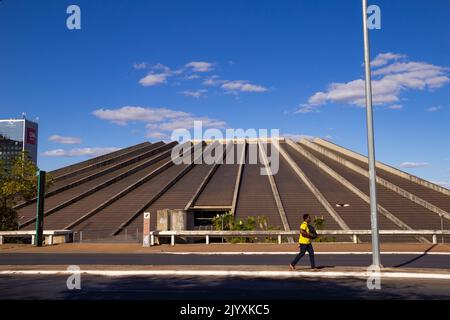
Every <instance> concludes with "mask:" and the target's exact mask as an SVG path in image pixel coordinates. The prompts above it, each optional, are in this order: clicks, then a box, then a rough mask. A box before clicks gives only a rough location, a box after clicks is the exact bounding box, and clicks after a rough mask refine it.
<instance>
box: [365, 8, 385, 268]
mask: <svg viewBox="0 0 450 320" xmlns="http://www.w3.org/2000/svg"><path fill="white" fill-rule="evenodd" d="M362 6H363V10H362V11H363V29H364V66H365V69H366V119H367V146H368V151H369V187H370V222H371V228H372V265H374V266H377V267H381V261H380V240H379V236H378V219H377V190H376V171H375V146H374V134H373V115H372V111H373V110H372V82H371V81H372V80H371V76H370V49H369V30H368V28H367V0H362Z"/></svg>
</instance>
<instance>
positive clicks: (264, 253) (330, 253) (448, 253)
mask: <svg viewBox="0 0 450 320" xmlns="http://www.w3.org/2000/svg"><path fill="white" fill-rule="evenodd" d="M297 253H298V251H266V252H264V251H254V252H248V251H247V252H246V251H236V252H232V251H227V252H224V251H218V252H196V251H192V252H170V251H167V252H149V254H173V255H291V254H297ZM314 254H316V255H371V254H372V252H366V251H356V252H354V251H337V252H333V251H322V252H320V251H319V252H318V251H316V252H314ZM381 254H386V255H431V256H432V255H443V256H448V255H450V252H424V251H412V252H396V251H386V252H381Z"/></svg>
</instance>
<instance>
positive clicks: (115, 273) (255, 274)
mask: <svg viewBox="0 0 450 320" xmlns="http://www.w3.org/2000/svg"><path fill="white" fill-rule="evenodd" d="M79 273H80V274H88V275H97V276H106V277H127V276H202V277H205V276H208V277H252V278H301V277H319V278H368V277H373V273H371V272H365V271H359V272H358V271H357V272H355V271H231V270H82V271H80V272H79ZM72 274H74V272H72V271H67V270H4V271H0V275H72ZM379 275H380V277H381V278H390V279H424V280H450V273H447V274H445V273H412V272H380V273H379Z"/></svg>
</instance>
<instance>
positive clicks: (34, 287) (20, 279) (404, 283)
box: [0, 275, 450, 312]
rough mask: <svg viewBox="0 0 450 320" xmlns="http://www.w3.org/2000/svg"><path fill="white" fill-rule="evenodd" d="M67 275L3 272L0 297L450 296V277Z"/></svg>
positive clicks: (354, 297) (269, 297)
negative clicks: (76, 283) (371, 283)
mask: <svg viewBox="0 0 450 320" xmlns="http://www.w3.org/2000/svg"><path fill="white" fill-rule="evenodd" d="M67 279H68V277H67V276H63V275H51V276H48V275H45V276H44V275H32V276H30V275H14V276H9V275H8V276H4V275H2V276H0V300H1V299H21V300H23V299H26V300H28V299H33V300H35V299H37V300H40V299H57V300H59V299H61V300H105V299H107V300H116V299H117V300H119V299H120V300H127V299H133V300H140V299H152V300H186V299H189V300H239V299H245V300H249V299H253V300H255V299H256V300H261V299H274V300H296V299H340V300H341V299H386V300H395V299H450V290H449V287H450V281H429V280H428V281H423V280H411V279H404V280H394V279H383V280H382V282H381V289H380V290H368V289H367V286H366V280H365V279H352V278H342V279H327V278H320V279H315V278H305V279H256V278H255V279H253V278H239V277H227V278H219V277H213V278H210V277H142V276H135V277H102V276H93V275H82V276H81V281H80V282H81V289H80V290H76V289H74V290H69V289H68V288H67V285H66V281H67ZM166 311H170V312H172V311H173V310H171V309H167V310H166Z"/></svg>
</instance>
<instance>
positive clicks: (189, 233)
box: [149, 230, 450, 246]
mask: <svg viewBox="0 0 450 320" xmlns="http://www.w3.org/2000/svg"><path fill="white" fill-rule="evenodd" d="M299 234H300V232H299V231H280V230H273V231H213V230H198V231H197V230H184V231H151V232H150V233H149V237H150V239H149V240H150V241H149V245H151V246H153V245H155V239H156V238H157V237H170V244H171V245H172V246H174V245H175V237H186V238H189V237H191V238H203V237H204V238H205V240H206V244H209V243H210V241H209V240H210V238H222V237H223V238H226V237H242V238H258V237H261V238H263V237H277V238H278V243H279V244H281V243H282V240H283V237H289V236H291V237H292V236H297V237H298V236H299ZM371 234H372V231H371V230H320V231H318V235H319V236H349V237H351V238H352V241H353V243H358V236H363V235H371ZM379 234H380V235H388V236H417V237H423V236H431V237H432V242H433V244H437V243H438V236H446V235H450V230H380V231H379Z"/></svg>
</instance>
